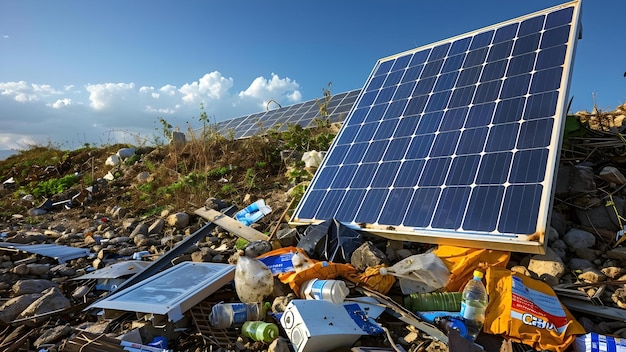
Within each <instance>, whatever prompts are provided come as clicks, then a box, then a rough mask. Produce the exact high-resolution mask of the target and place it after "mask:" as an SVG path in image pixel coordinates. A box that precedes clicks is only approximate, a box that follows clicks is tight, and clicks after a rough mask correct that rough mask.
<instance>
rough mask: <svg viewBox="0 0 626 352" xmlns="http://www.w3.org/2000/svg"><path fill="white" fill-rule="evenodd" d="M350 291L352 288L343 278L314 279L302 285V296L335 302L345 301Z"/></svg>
mask: <svg viewBox="0 0 626 352" xmlns="http://www.w3.org/2000/svg"><path fill="white" fill-rule="evenodd" d="M349 293H350V289H348V286H346V283H345V282H344V281H342V280H320V279H313V280H309V281H306V282H305V283H304V284H302V286H300V297H301V298H306V299H320V300H321V299H323V300H326V301H330V302H333V303H341V302H343V301H344V300H345V299H346V297H347V296H348V294H349Z"/></svg>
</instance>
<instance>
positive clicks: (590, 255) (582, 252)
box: [575, 248, 599, 262]
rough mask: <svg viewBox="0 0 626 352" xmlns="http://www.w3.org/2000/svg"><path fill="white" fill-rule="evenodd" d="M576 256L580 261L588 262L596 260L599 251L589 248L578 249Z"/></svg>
mask: <svg viewBox="0 0 626 352" xmlns="http://www.w3.org/2000/svg"><path fill="white" fill-rule="evenodd" d="M575 253H576V256H577V257H578V258H581V259H586V260H588V261H590V262H593V261H594V260H596V259H598V254H599V251H597V250H595V249H591V248H578V249H576V252H575Z"/></svg>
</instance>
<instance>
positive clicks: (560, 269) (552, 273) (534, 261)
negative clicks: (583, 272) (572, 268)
mask: <svg viewBox="0 0 626 352" xmlns="http://www.w3.org/2000/svg"><path fill="white" fill-rule="evenodd" d="M528 270H530V271H532V272H533V273H535V274H536V275H537V276H538V277H539V278H540V279H542V280H544V281H546V279H548V280H550V281H551V282H554V281H555V280H556V282H557V283H558V280H559V279H560V278H561V276H563V274H564V273H565V271H566V270H567V268H566V267H565V265H564V264H563V261H561V258H560V257H559V256H558V255H556V254H555V253H554V252H553V251H552V250H551V249H549V248H548V250H547V251H546V254H540V255H535V256H532V257H531V258H530V262H529V263H528Z"/></svg>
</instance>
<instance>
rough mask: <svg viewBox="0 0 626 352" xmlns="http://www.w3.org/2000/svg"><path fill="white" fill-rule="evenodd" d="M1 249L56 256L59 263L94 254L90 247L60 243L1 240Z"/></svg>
mask: <svg viewBox="0 0 626 352" xmlns="http://www.w3.org/2000/svg"><path fill="white" fill-rule="evenodd" d="M0 250H18V251H23V252H27V253H34V254H38V255H42V256H44V257H50V258H54V259H56V260H57V261H58V262H59V263H65V262H66V261H68V260H72V259H76V258H83V257H89V256H91V255H92V253H91V251H90V250H89V249H84V248H76V247H69V246H62V245H58V244H19V243H12V242H1V243H0Z"/></svg>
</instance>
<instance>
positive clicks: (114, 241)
mask: <svg viewBox="0 0 626 352" xmlns="http://www.w3.org/2000/svg"><path fill="white" fill-rule="evenodd" d="M131 242H132V239H131V238H130V236H119V237H115V238H111V239H110V240H109V244H111V245H118V244H123V243H131Z"/></svg>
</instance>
